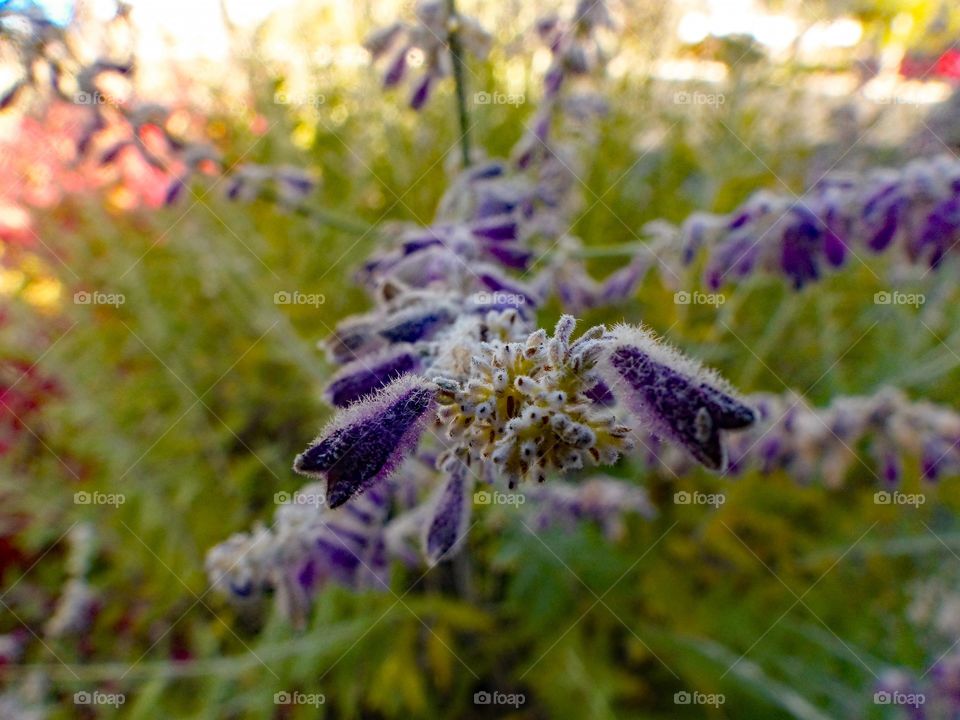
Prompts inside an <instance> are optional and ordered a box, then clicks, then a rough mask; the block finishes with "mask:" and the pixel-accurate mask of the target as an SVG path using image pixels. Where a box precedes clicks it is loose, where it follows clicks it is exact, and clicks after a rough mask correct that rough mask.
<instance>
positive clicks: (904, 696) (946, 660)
mask: <svg viewBox="0 0 960 720" xmlns="http://www.w3.org/2000/svg"><path fill="white" fill-rule="evenodd" d="M873 691H874V694H873V702H874V703H875V704H877V705H891V706H895V707H896V708H897V710H898V713H899V714H898V717H902V718H906V719H908V720H953V719H954V718H956V717H957V716H958V714H960V653H957V652H956V651H953V652H947V653H945V654H944V655H942V656H941V657H939V658H938V659H937V660H936V662H935V663H934V664H933V666H932V667H931V668H930V669H929V671H927V672H925V673H924V674H923V675H922V676H920V677H917V676H915V675H914V674H912V673H910V672H908V671H906V670H901V669H888V670H885V671H884V672H883V673H881V675H880V677H879V679H878V680H877V682H876V684H875V685H874V688H873Z"/></svg>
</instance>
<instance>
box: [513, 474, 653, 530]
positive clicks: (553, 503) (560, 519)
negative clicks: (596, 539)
mask: <svg viewBox="0 0 960 720" xmlns="http://www.w3.org/2000/svg"><path fill="white" fill-rule="evenodd" d="M525 494H526V496H527V497H528V498H529V499H530V503H531V506H530V508H531V519H530V527H531V528H532V529H533V530H537V531H539V530H545V529H547V528H551V527H556V528H570V527H573V526H575V525H576V524H577V523H580V522H583V521H590V522H594V523H596V524H597V525H598V526H599V527H600V529H601V531H602V532H603V534H604V536H605V537H606V538H607V539H609V540H611V541H615V540H618V539H619V538H621V537H623V534H624V532H625V526H624V524H625V518H626V516H627V515H639V516H640V517H643V518H646V519H651V518H653V517H654V516H655V515H656V510H655V508H654V507H653V505H652V504H651V502H650V498H649V497H648V496H647V492H646V490H644V489H643V488H641V487H638V486H636V485H630V484H627V483H624V482H620V481H619V480H613V479H610V478H605V477H593V478H588V479H586V480H583V481H582V482H579V483H566V482H555V483H549V484H546V485H539V486H537V487H534V488H530V489H529V490H527V491H526V493H525Z"/></svg>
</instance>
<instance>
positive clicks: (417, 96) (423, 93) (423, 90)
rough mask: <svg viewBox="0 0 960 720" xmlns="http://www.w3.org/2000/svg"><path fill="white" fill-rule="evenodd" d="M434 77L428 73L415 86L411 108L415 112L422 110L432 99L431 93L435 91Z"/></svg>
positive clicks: (411, 98)
mask: <svg viewBox="0 0 960 720" xmlns="http://www.w3.org/2000/svg"><path fill="white" fill-rule="evenodd" d="M433 81H434V75H433V74H432V73H427V74H426V75H424V76H423V77H422V78H420V81H419V82H417V84H416V85H415V86H414V90H413V94H412V95H411V96H410V107H411V109H413V110H419V109H420V108H422V107H423V106H424V105H425V104H426V102H427V100H429V99H430V91H431V90H432V89H433Z"/></svg>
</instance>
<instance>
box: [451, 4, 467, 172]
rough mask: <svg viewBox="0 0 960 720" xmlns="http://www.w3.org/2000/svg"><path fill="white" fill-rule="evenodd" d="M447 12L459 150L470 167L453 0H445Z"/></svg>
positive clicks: (465, 164)
mask: <svg viewBox="0 0 960 720" xmlns="http://www.w3.org/2000/svg"><path fill="white" fill-rule="evenodd" d="M447 12H448V14H449V16H450V19H449V22H450V27H449V30H448V34H447V42H448V43H449V45H450V56H451V60H452V61H453V81H454V83H455V84H456V97H457V114H458V115H459V117H460V152H461V155H462V156H463V166H464V167H465V168H466V167H470V115H469V112H468V111H467V85H466V78H465V77H464V70H465V68H466V66H465V65H464V62H463V46H462V45H461V44H460V32H459V28H460V26H459V20H458V19H457V7H456V3H455V1H454V0H447Z"/></svg>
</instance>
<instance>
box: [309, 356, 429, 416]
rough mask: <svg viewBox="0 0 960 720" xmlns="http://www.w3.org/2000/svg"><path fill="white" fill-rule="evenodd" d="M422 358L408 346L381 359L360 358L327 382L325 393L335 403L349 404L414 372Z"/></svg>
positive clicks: (340, 404) (343, 405) (342, 405)
mask: <svg viewBox="0 0 960 720" xmlns="http://www.w3.org/2000/svg"><path fill="white" fill-rule="evenodd" d="M419 366H420V360H419V358H418V357H417V356H416V355H414V354H413V353H412V352H411V348H409V347H400V348H398V349H393V350H391V351H389V352H388V353H387V354H386V355H385V356H381V357H379V358H370V359H360V360H356V361H354V362H352V363H350V364H348V365H345V366H344V367H343V368H342V369H341V370H340V372H338V373H337V374H336V375H335V376H334V377H333V378H332V379H331V381H330V384H329V385H327V389H326V391H325V393H324V394H325V395H326V397H327V399H328V400H329V401H330V403H331V404H332V405H335V406H337V407H346V406H347V405H351V404H352V403H354V402H356V401H357V400H359V399H360V398H362V397H365V396H367V395H370V394H371V393H373V392H376V391H377V390H379V389H380V388H382V387H383V386H384V385H388V384H390V383H391V382H393V381H394V380H396V379H397V378H398V377H400V376H402V375H406V374H407V373H411V372H415V371H416V370H417V369H418V368H419Z"/></svg>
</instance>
